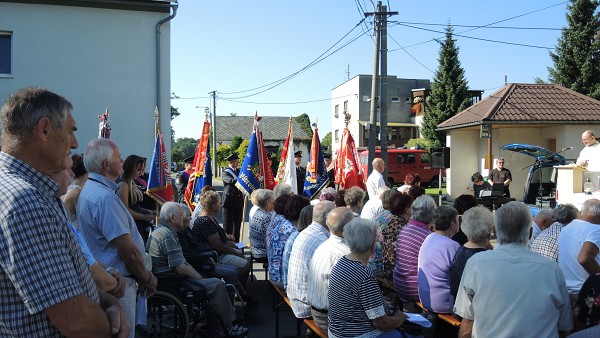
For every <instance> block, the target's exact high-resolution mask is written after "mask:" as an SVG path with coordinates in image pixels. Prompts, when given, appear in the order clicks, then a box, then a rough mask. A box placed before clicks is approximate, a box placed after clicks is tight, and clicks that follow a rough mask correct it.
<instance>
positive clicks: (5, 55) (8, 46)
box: [0, 31, 12, 74]
mask: <svg viewBox="0 0 600 338" xmlns="http://www.w3.org/2000/svg"><path fill="white" fill-rule="evenodd" d="M11 73H12V32H6V31H0V74H11Z"/></svg>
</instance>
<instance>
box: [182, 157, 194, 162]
mask: <svg viewBox="0 0 600 338" xmlns="http://www.w3.org/2000/svg"><path fill="white" fill-rule="evenodd" d="M192 162H194V156H190V157H186V158H185V159H184V160H183V163H192Z"/></svg>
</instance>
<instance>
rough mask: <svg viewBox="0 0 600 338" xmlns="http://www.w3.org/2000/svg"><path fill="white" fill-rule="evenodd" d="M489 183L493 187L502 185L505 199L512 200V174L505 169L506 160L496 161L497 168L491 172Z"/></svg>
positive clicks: (499, 159)
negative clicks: (495, 184)
mask: <svg viewBox="0 0 600 338" xmlns="http://www.w3.org/2000/svg"><path fill="white" fill-rule="evenodd" d="M488 182H489V183H490V184H491V185H492V186H493V185H494V183H502V184H503V185H504V197H507V198H510V190H509V189H508V187H509V186H510V182H512V174H511V173H510V170H508V169H506V168H504V159H503V158H502V157H498V158H497V159H496V168H494V169H492V171H490V174H489V175H488Z"/></svg>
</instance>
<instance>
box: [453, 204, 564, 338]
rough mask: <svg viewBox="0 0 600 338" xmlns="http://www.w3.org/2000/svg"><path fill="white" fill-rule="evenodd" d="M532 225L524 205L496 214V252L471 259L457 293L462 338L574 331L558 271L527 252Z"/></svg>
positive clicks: (544, 259) (503, 208)
mask: <svg viewBox="0 0 600 338" xmlns="http://www.w3.org/2000/svg"><path fill="white" fill-rule="evenodd" d="M531 221H532V219H531V212H530V211H529V208H528V207H527V206H526V205H525V204H523V203H521V202H509V203H507V204H505V205H503V206H502V207H500V208H499V209H498V210H496V213H495V214H494V223H495V225H496V235H497V238H498V246H497V247H496V248H495V249H494V250H488V251H484V252H480V253H478V254H476V255H474V256H472V257H471V258H469V260H468V261H467V264H466V266H465V270H464V273H463V276H462V279H461V281H460V285H459V287H458V295H457V296H456V303H455V305H454V312H455V313H456V314H457V315H459V316H461V317H462V318H463V320H462V323H461V325H460V331H459V337H559V331H561V332H563V333H567V332H568V331H570V330H571V329H572V328H573V312H572V311H571V306H570V302H569V295H568V293H567V287H566V285H565V279H564V276H563V274H562V272H561V270H560V268H559V267H558V265H556V263H555V262H553V261H551V260H550V259H548V258H546V257H542V256H540V255H538V254H536V253H533V252H531V251H529V250H528V249H527V242H528V240H529V236H530V234H531ZM540 281H543V282H542V283H540Z"/></svg>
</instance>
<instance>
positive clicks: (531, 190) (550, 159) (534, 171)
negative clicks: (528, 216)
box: [500, 143, 566, 215]
mask: <svg viewBox="0 0 600 338" xmlns="http://www.w3.org/2000/svg"><path fill="white" fill-rule="evenodd" d="M500 149H503V150H509V151H514V152H517V153H521V154H523V155H527V156H531V157H532V158H533V160H535V162H533V163H532V165H531V168H530V169H529V174H528V175H527V180H526V181H525V187H524V191H523V202H524V203H525V204H529V205H530V206H531V209H532V212H533V213H534V215H535V213H536V212H537V210H538V209H539V208H540V207H542V206H544V207H548V206H549V205H550V204H552V202H555V200H554V198H555V193H556V176H557V170H556V169H555V168H554V166H557V165H564V164H565V162H566V160H565V158H564V157H563V156H562V155H560V154H558V153H556V152H553V151H550V150H548V149H545V148H542V147H540V146H534V145H530V144H523V143H511V144H507V145H504V146H502V147H500ZM544 201H545V202H548V204H549V205H544V204H545V203H544Z"/></svg>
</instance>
